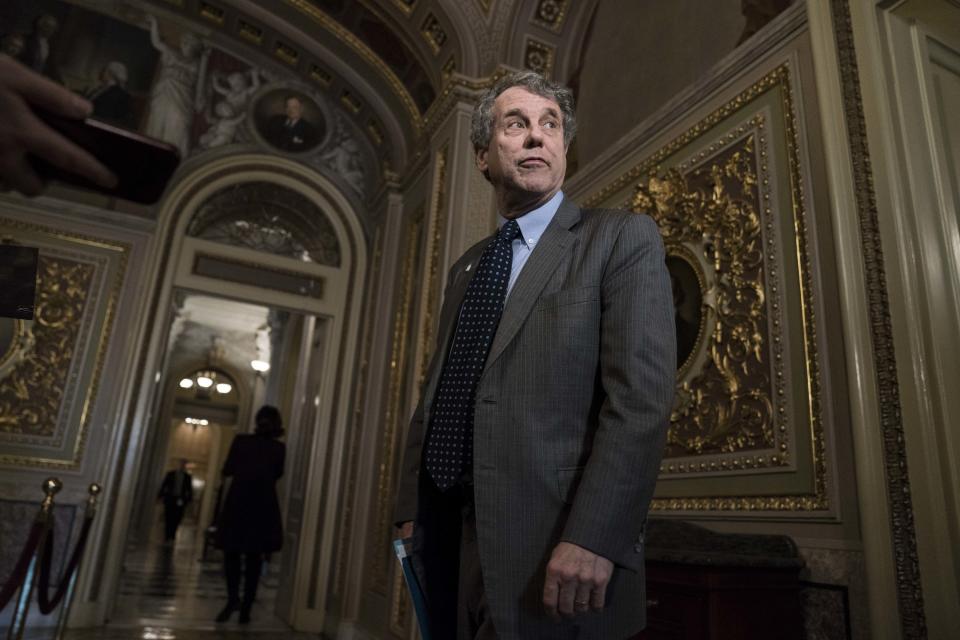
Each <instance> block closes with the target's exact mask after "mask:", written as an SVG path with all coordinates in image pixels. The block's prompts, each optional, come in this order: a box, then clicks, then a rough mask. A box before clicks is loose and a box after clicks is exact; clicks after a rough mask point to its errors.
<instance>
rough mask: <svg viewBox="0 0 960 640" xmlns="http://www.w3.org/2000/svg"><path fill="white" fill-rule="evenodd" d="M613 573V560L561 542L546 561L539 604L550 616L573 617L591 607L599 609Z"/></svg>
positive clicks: (601, 606) (569, 543) (601, 607)
mask: <svg viewBox="0 0 960 640" xmlns="http://www.w3.org/2000/svg"><path fill="white" fill-rule="evenodd" d="M611 575H613V563H612V562H611V561H609V560H607V559H606V558H604V557H603V556H598V555H597V554H595V553H593V552H592V551H588V550H586V549H584V548H583V547H580V546H578V545H575V544H573V543H571V542H561V543H560V544H558V545H557V546H556V547H554V549H553V554H552V555H551V556H550V562H549V563H547V579H546V581H545V582H544V585H543V605H544V606H545V607H546V608H547V613H549V614H550V615H551V616H554V617H558V616H560V615H564V616H573V615H576V614H578V613H585V612H587V611H589V610H590V609H591V608H592V609H594V610H596V611H599V610H601V609H603V604H604V598H605V597H606V593H607V583H608V582H610V576H611Z"/></svg>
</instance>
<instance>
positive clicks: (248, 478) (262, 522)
mask: <svg viewBox="0 0 960 640" xmlns="http://www.w3.org/2000/svg"><path fill="white" fill-rule="evenodd" d="M285 456H286V447H285V446H284V444H283V443H282V442H280V441H278V440H275V439H273V438H269V437H266V436H261V435H255V434H241V435H238V436H237V437H236V438H234V440H233V444H232V445H231V446H230V453H229V454H228V455H227V461H226V462H225V463H224V465H223V475H224V477H225V478H232V481H231V483H230V488H229V489H228V491H227V497H226V499H225V500H224V502H223V510H222V511H221V512H220V518H219V521H218V523H217V542H218V543H219V545H220V547H221V548H222V549H223V550H224V551H243V552H257V553H270V552H273V551H279V550H280V547H281V546H282V544H283V523H282V522H281V517H280V502H279V501H278V500H277V490H276V486H275V485H276V482H277V479H278V478H280V477H281V476H282V475H283V462H284V458H285Z"/></svg>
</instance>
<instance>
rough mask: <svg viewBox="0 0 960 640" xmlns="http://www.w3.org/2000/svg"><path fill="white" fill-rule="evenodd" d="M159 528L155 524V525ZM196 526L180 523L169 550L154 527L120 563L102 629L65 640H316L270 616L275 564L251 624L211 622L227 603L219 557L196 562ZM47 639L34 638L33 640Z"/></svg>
mask: <svg viewBox="0 0 960 640" xmlns="http://www.w3.org/2000/svg"><path fill="white" fill-rule="evenodd" d="M158 525H159V523H158ZM201 552H202V549H201V545H200V544H199V543H198V542H197V531H196V525H195V524H193V523H191V522H189V521H185V522H184V524H183V526H181V527H180V529H179V531H178V532H177V540H176V543H175V544H174V545H169V546H168V545H164V544H163V532H162V531H161V527H159V526H156V527H154V530H153V532H152V534H151V536H150V540H149V541H148V543H147V544H146V545H145V546H137V547H133V548H131V549H130V550H129V551H128V553H127V556H126V558H125V560H124V566H123V574H122V576H121V579H120V589H119V592H118V594H117V601H116V606H115V607H114V610H113V614H112V615H111V616H110V620H109V622H108V623H107V625H106V626H105V627H101V628H97V629H76V630H72V631H70V632H69V633H68V634H67V635H66V638H67V640H208V639H209V640H214V639H218V640H219V639H223V640H226V639H229V638H253V639H255V640H280V639H283V640H308V639H309V640H313V639H316V638H318V636H316V635H313V634H306V633H295V632H293V631H291V630H290V627H289V626H288V625H287V624H286V623H284V622H283V621H282V620H280V619H279V618H278V617H277V616H276V615H275V614H274V613H273V611H274V605H275V602H276V595H277V575H276V570H277V565H278V561H279V557H277V558H275V559H274V563H273V564H272V565H271V567H270V570H269V571H266V572H265V573H264V575H263V577H262V579H261V582H260V589H259V591H258V593H257V602H256V604H255V605H254V607H253V611H252V614H251V622H250V624H246V625H242V626H241V625H239V624H238V623H237V615H236V614H234V616H233V618H232V619H231V621H230V622H227V623H223V624H217V623H215V622H214V621H213V619H214V617H216V615H217V613H218V612H219V611H220V609H221V608H222V607H223V605H224V603H225V602H226V600H227V596H226V586H225V584H224V580H223V565H222V560H221V555H220V553H219V552H218V551H216V550H214V549H210V550H208V553H207V559H206V560H202V559H201V556H202V553H201ZM47 637H49V633H48V634H47V635H38V636H36V638H37V639H38V640H39V639H40V638H47Z"/></svg>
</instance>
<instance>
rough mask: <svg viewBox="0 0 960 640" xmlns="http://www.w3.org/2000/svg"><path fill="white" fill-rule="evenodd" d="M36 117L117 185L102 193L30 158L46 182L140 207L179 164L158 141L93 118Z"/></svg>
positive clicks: (168, 147)
mask: <svg viewBox="0 0 960 640" xmlns="http://www.w3.org/2000/svg"><path fill="white" fill-rule="evenodd" d="M37 115H38V116H39V117H40V119H41V120H43V121H44V122H45V123H47V124H48V125H50V127H51V128H53V129H54V130H56V131H57V132H59V133H60V134H61V135H63V136H64V137H65V138H67V139H69V140H70V141H72V142H73V143H75V144H76V145H77V146H79V147H81V148H83V149H85V150H86V151H88V152H89V153H90V154H91V155H93V156H94V157H95V158H96V159H97V160H99V161H100V162H101V163H103V164H104V166H106V167H107V168H108V169H110V170H111V171H113V173H114V175H116V176H117V185H116V186H115V187H114V188H113V189H105V188H103V187H101V186H100V185H98V184H96V183H94V182H91V181H89V180H87V179H86V178H83V177H81V176H78V175H75V174H72V173H69V172H67V171H64V170H63V169H60V168H59V167H55V166H53V165H52V164H50V163H49V162H47V161H45V160H42V159H40V158H36V157H31V162H32V163H33V165H34V167H35V168H36V170H37V172H38V173H39V174H40V176H41V177H42V178H44V179H46V180H56V181H58V182H63V183H66V184H69V185H73V186H77V187H82V188H84V189H89V190H92V191H97V192H99V193H104V194H106V195H110V196H115V197H118V198H124V199H126V200H132V201H133V202H138V203H140V204H154V203H155V202H156V201H157V200H159V199H160V196H162V195H163V191H164V189H166V188H167V183H168V182H170V178H171V177H173V172H174V171H176V170H177V166H178V165H179V164H180V152H179V151H178V150H177V148H176V147H174V146H173V145H171V144H168V143H166V142H163V141H162V140H156V139H154V138H148V137H147V136H143V135H140V134H139V133H136V132H135V131H128V130H126V129H121V128H120V127H116V126H114V125H111V124H108V123H106V122H102V121H100V120H95V119H93V118H87V119H85V120H71V119H69V118H64V117H62V116H56V115H53V114H50V113H46V112H39V111H38V112H37Z"/></svg>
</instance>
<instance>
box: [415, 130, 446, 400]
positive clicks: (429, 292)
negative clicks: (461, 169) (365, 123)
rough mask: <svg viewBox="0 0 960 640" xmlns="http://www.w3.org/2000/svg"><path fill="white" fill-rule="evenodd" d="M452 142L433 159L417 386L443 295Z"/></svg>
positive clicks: (424, 370) (423, 373) (420, 383)
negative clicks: (449, 158)
mask: <svg viewBox="0 0 960 640" xmlns="http://www.w3.org/2000/svg"><path fill="white" fill-rule="evenodd" d="M448 154H449V145H447V146H444V147H443V148H442V149H441V150H440V151H438V152H437V155H436V157H435V159H434V170H433V171H434V182H433V195H432V198H431V201H430V227H429V234H430V246H429V247H428V249H427V255H428V262H427V268H426V276H427V287H426V295H425V296H424V299H423V322H422V323H421V328H420V364H419V366H418V367H417V384H416V388H417V389H420V388H422V387H423V382H424V380H425V379H426V376H427V367H428V366H429V364H430V356H431V355H433V352H432V349H431V347H432V346H433V331H434V327H433V324H434V322H433V318H434V312H435V311H436V310H437V304H438V300H437V299H438V297H439V295H440V255H441V253H442V251H443V240H444V238H445V237H446V235H445V234H446V222H447V218H446V215H445V213H446V211H445V209H446V194H447V155H448Z"/></svg>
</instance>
